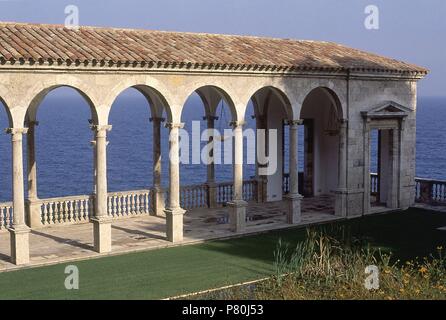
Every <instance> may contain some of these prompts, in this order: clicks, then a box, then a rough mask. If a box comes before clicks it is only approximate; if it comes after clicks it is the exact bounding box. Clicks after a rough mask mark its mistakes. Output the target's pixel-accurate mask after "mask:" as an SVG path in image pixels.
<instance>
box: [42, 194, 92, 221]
mask: <svg viewBox="0 0 446 320" xmlns="http://www.w3.org/2000/svg"><path fill="white" fill-rule="evenodd" d="M34 203H35V204H36V205H39V206H40V210H41V223H42V225H44V226H47V225H54V224H77V223H82V222H88V221H89V220H90V216H92V214H93V210H94V197H93V196H92V195H82V196H68V197H60V198H49V199H39V200H36V201H35V202H34Z"/></svg>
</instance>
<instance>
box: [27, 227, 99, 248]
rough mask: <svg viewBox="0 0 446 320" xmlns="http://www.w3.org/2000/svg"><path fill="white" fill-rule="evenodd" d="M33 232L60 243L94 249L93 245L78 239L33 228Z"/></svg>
mask: <svg viewBox="0 0 446 320" xmlns="http://www.w3.org/2000/svg"><path fill="white" fill-rule="evenodd" d="M31 233H32V234H35V235H38V236H41V237H44V238H48V239H51V240H54V241H56V242H59V243H64V244H69V245H72V246H73V247H78V248H81V249H87V250H93V246H89V245H88V244H85V243H82V242H79V241H76V240H72V239H67V238H61V237H57V236H54V235H51V234H47V233H43V232H39V231H36V230H32V231H31Z"/></svg>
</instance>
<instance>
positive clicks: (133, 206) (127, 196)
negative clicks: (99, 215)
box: [107, 190, 153, 219]
mask: <svg viewBox="0 0 446 320" xmlns="http://www.w3.org/2000/svg"><path fill="white" fill-rule="evenodd" d="M152 196H153V192H152V190H136V191H124V192H112V193H108V197H107V202H108V214H109V215H110V216H112V217H113V218H114V219H118V218H125V217H131V216H136V215H141V214H149V213H151V212H153V206H152V204H153V199H152Z"/></svg>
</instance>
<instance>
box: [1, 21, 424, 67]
mask: <svg viewBox="0 0 446 320" xmlns="http://www.w3.org/2000/svg"><path fill="white" fill-rule="evenodd" d="M8 64H14V65H16V66H17V65H19V66H20V65H24V66H27V65H29V64H32V65H46V66H48V65H49V66H65V65H69V66H89V67H98V68H99V67H102V68H107V67H112V66H113V67H128V68H135V67H138V68H141V67H145V68H166V67H167V68H185V69H186V68H187V69H203V68H204V69H211V70H212V69H222V70H238V71H242V72H247V71H269V72H275V71H277V72H290V71H298V70H304V71H313V70H314V71H346V70H350V71H356V72H361V71H364V72H396V73H421V74H424V73H427V70H426V69H424V68H422V67H418V66H416V65H413V64H408V63H405V62H402V61H398V60H394V59H389V58H386V57H382V56H379V55H376V54H372V53H367V52H364V51H360V50H356V49H352V48H349V47H346V46H343V45H339V44H336V43H331V42H322V41H299V40H290V39H272V38H261V37H249V36H230V35H216V34H215V35H214V34H202V33H184V32H164V31H149V30H133V29H115V28H97V27H81V28H79V29H78V30H73V29H67V28H65V27H64V26H62V25H43V24H25V23H2V22H0V65H8Z"/></svg>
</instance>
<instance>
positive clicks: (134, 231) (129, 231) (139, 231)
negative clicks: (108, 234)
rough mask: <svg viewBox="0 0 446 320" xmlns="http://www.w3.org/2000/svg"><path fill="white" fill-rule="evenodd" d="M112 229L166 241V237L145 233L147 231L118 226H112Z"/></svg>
mask: <svg viewBox="0 0 446 320" xmlns="http://www.w3.org/2000/svg"><path fill="white" fill-rule="evenodd" d="M112 229H116V230H120V231H124V232H126V233H129V234H134V235H138V236H144V237H146V238H153V239H160V240H166V237H163V236H159V235H157V234H153V233H149V232H145V231H141V230H134V229H128V228H124V227H118V226H117V225H112Z"/></svg>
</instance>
